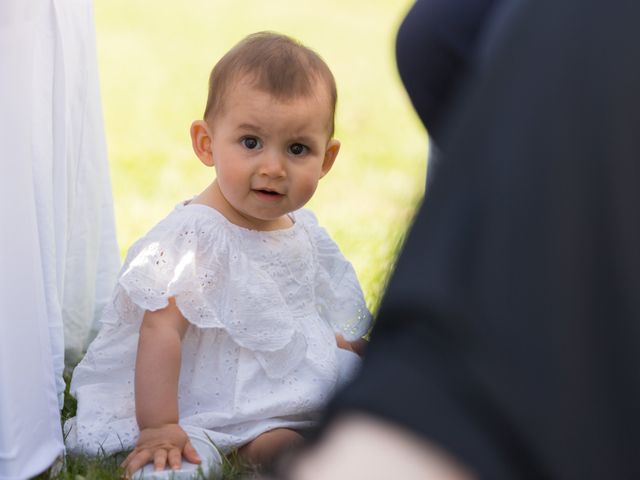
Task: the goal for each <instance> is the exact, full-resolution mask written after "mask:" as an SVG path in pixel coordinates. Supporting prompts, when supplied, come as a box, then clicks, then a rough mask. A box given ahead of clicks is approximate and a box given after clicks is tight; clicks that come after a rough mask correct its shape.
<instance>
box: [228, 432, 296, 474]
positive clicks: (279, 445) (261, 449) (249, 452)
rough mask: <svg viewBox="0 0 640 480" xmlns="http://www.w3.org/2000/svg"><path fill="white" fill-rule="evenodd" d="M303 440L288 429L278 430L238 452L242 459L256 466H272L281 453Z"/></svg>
mask: <svg viewBox="0 0 640 480" xmlns="http://www.w3.org/2000/svg"><path fill="white" fill-rule="evenodd" d="M302 440H303V438H302V435H300V434H299V433H298V432H296V431H294V430H290V429H288V428H276V429H275V430H270V431H268V432H264V433H263V434H261V435H258V436H257V437H256V438H254V439H253V440H252V441H250V442H249V443H247V444H246V445H244V446H243V447H242V448H240V449H239V450H238V453H239V454H240V456H241V457H242V458H244V459H245V460H247V461H248V462H250V463H253V464H254V465H265V466H266V465H271V464H272V463H273V461H274V460H275V459H276V458H277V457H278V455H280V454H281V453H283V452H285V451H287V450H288V449H290V448H292V447H294V446H296V445H298V444H300V443H301V442H302Z"/></svg>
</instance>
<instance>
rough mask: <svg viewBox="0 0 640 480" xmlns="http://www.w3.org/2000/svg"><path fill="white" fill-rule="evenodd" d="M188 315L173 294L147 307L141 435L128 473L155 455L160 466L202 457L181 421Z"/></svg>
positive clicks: (139, 369) (140, 375)
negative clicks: (166, 301)
mask: <svg viewBox="0 0 640 480" xmlns="http://www.w3.org/2000/svg"><path fill="white" fill-rule="evenodd" d="M187 327H188V322H187V320H186V319H185V318H184V317H183V316H182V314H181V313H180V311H179V310H178V307H176V304H175V301H174V299H173V298H171V299H169V305H168V306H167V307H166V308H163V309H162V310H157V311H155V312H149V311H147V312H145V314H144V319H143V321H142V325H141V326H140V339H139V340H138V354H137V357H136V375H135V397H136V418H137V420H138V426H139V427H140V438H139V439H138V443H137V444H136V448H135V449H134V450H133V452H131V454H129V456H128V457H127V458H126V459H125V461H124V462H123V464H122V466H123V467H124V468H125V469H126V470H127V473H128V474H129V475H131V474H133V473H134V472H135V471H136V470H138V469H140V468H141V467H143V466H144V465H145V464H146V463H148V462H150V461H153V463H154V466H155V468H156V470H162V469H164V467H165V465H166V464H167V463H169V465H170V466H171V468H173V469H176V468H180V465H181V460H182V455H184V456H185V458H186V459H187V460H189V461H190V462H192V463H199V462H200V460H199V459H198V455H197V453H196V451H195V449H194V448H193V446H192V445H191V444H190V443H189V437H188V436H187V434H186V433H185V432H184V430H182V428H181V427H180V426H179V425H178V379H179V375H180V364H181V352H182V337H183V336H184V334H185V332H186V330H187Z"/></svg>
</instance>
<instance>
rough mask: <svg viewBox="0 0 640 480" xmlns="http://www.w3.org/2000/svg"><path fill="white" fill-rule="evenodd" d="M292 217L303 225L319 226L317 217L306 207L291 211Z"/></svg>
mask: <svg viewBox="0 0 640 480" xmlns="http://www.w3.org/2000/svg"><path fill="white" fill-rule="evenodd" d="M293 218H294V219H295V221H296V222H300V223H301V224H302V225H305V226H319V223H318V217H317V216H316V214H315V213H313V211H311V210H309V209H308V208H301V209H299V210H296V211H295V212H293Z"/></svg>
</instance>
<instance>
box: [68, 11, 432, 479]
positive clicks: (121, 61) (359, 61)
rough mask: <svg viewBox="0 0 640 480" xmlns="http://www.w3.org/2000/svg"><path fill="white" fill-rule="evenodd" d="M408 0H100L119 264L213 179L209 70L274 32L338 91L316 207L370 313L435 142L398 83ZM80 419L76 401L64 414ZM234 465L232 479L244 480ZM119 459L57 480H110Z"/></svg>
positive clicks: (78, 465) (72, 465) (73, 467)
mask: <svg viewBox="0 0 640 480" xmlns="http://www.w3.org/2000/svg"><path fill="white" fill-rule="evenodd" d="M411 3H412V2H411V1H410V0H367V1H365V0H349V1H346V2H344V1H342V2H341V1H338V0H323V1H316V0H311V1H305V2H295V1H291V0H289V1H286V0H271V1H269V2H266V1H259V0H236V1H231V0H218V1H213V0H187V1H185V2H175V1H169V0H156V1H154V2H143V1H135V0H134V1H131V0H128V1H125V0H94V6H95V20H96V30H97V44H98V60H99V68H100V78H101V90H102V101H103V109H104V116H105V127H106V135H107V145H108V148H109V160H110V168H111V180H112V185H113V195H114V202H115V213H116V224H117V229H118V241H119V244H120V249H121V254H122V255H124V254H125V253H126V250H127V248H128V247H129V245H131V243H132V242H133V241H134V240H135V239H136V238H138V237H139V236H140V235H142V234H144V233H145V232H146V231H147V230H148V229H149V228H150V227H151V226H152V225H153V224H155V223H156V222H157V221H158V220H159V219H160V218H162V217H164V216H165V215H166V214H167V213H168V212H169V211H170V210H171V209H172V208H173V206H174V205H175V204H176V203H178V202H179V201H181V200H183V199H186V198H189V197H191V196H193V195H195V194H197V193H198V192H200V191H201V190H202V189H203V188H204V187H205V186H206V185H207V184H208V183H209V182H210V181H211V179H212V176H213V175H214V173H213V171H212V170H209V169H207V168H206V167H204V166H202V164H200V162H199V161H198V160H197V159H196V157H195V155H194V154H193V153H192V151H191V144H190V140H189V126H190V124H191V122H192V121H193V120H195V119H197V118H201V115H202V111H203V109H204V103H205V100H206V87H207V79H208V75H209V72H210V70H211V68H212V66H213V64H214V63H215V62H216V60H217V59H218V58H219V57H220V56H221V55H223V54H224V53H225V52H226V51H227V50H228V49H229V48H230V47H232V46H233V45H234V44H235V43H236V42H237V41H239V40H240V39H241V38H243V37H244V36H245V35H247V34H249V33H252V32H256V31H261V30H273V31H278V32H282V33H286V34H288V35H291V36H293V37H295V38H297V39H299V40H301V41H302V42H303V43H305V44H306V45H307V46H309V47H311V48H313V49H314V50H316V51H317V52H318V53H319V54H320V55H321V56H322V57H323V58H324V59H325V60H326V61H327V63H328V64H329V66H330V67H331V69H332V70H333V72H334V75H335V77H336V81H337V84H338V97H339V99H338V110H337V117H336V137H337V138H338V139H340V141H341V142H342V149H341V152H340V155H339V157H338V160H337V162H336V165H335V167H334V169H333V170H332V171H331V173H330V174H329V175H328V176H327V177H325V178H324V179H323V180H322V181H321V183H320V187H319V189H318V192H317V194H316V196H315V197H314V198H313V199H312V201H311V202H310V204H309V206H310V207H311V208H312V209H313V210H314V211H315V212H316V214H317V216H318V217H319V219H320V222H321V223H322V224H323V225H324V226H325V227H326V228H327V230H329V232H330V234H331V235H332V236H333V238H334V239H335V240H336V241H337V242H338V244H339V245H340V247H341V249H342V251H343V253H344V254H345V255H346V256H347V258H349V259H350V260H351V261H352V263H353V264H354V266H355V269H356V271H357V273H358V277H359V279H360V281H361V283H362V286H363V289H364V292H365V296H366V299H367V302H368V305H369V307H370V308H371V309H372V310H373V311H375V310H376V308H377V306H378V303H379V300H380V296H381V292H382V289H383V286H384V282H385V280H386V278H387V276H388V273H389V271H390V268H391V266H392V264H393V259H394V254H395V252H396V249H397V246H398V243H399V242H400V241H401V239H402V236H403V235H404V233H405V231H406V228H407V225H408V222H409V220H410V218H411V215H412V213H413V211H414V209H415V205H416V203H417V202H418V201H419V199H420V197H421V195H422V192H423V186H424V171H425V163H426V162H425V159H426V151H427V141H426V134H425V132H424V130H423V129H422V127H421V126H420V123H419V121H418V119H417V117H416V116H415V114H414V113H413V110H412V108H411V105H410V102H409V100H408V98H407V97H406V94H405V92H404V90H403V88H402V86H401V83H400V80H399V77H398V74H397V72H396V68H395V61H394V36H395V32H396V30H397V28H398V25H399V23H400V21H401V19H402V18H403V16H404V14H405V13H406V11H407V9H408V8H409V6H410V5H411ZM67 408H68V409H70V410H69V411H70V412H71V413H72V412H73V408H74V407H73V404H72V401H71V400H69V401H68V404H67ZM237 467H238V466H237V464H231V465H229V466H228V469H227V473H226V476H225V478H227V479H228V478H235V477H236V476H237V471H236V470H237ZM116 472H117V468H116V464H115V462H114V461H113V459H102V460H97V461H87V460H86V459H80V460H73V461H69V462H68V463H67V466H66V467H65V469H64V470H63V472H62V473H61V474H60V475H59V476H58V477H57V478H60V479H63V478H64V479H73V480H82V479H83V478H105V479H106V478H113V477H114V476H116V475H117V473H116Z"/></svg>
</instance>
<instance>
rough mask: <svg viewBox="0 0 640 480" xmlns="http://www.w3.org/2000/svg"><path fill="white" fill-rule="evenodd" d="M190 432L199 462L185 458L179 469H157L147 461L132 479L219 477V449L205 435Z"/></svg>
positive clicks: (194, 479) (181, 479) (220, 457)
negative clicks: (188, 460) (192, 461)
mask: <svg viewBox="0 0 640 480" xmlns="http://www.w3.org/2000/svg"><path fill="white" fill-rule="evenodd" d="M188 433H189V440H191V445H193V447H194V448H195V449H196V451H197V452H198V456H199V457H200V462H201V463H199V464H196V463H191V462H187V461H186V460H185V459H184V458H183V459H182V464H181V466H180V468H179V469H178V470H171V469H170V468H169V467H168V466H167V467H166V468H165V469H164V470H160V471H157V472H156V471H155V469H154V467H153V463H147V464H146V465H145V466H144V467H142V468H141V469H140V470H138V471H137V472H136V473H134V474H133V476H132V477H131V480H196V479H197V480H208V479H210V478H218V477H219V476H220V474H221V473H222V456H221V455H220V452H218V449H217V448H216V447H215V445H214V444H213V443H211V441H210V440H209V439H208V438H206V437H205V436H201V435H194V434H193V433H191V432H188Z"/></svg>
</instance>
